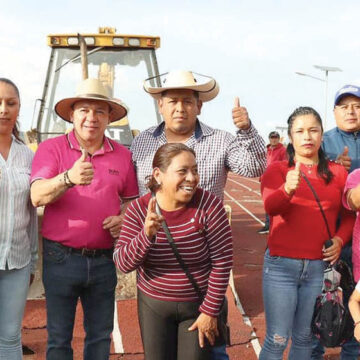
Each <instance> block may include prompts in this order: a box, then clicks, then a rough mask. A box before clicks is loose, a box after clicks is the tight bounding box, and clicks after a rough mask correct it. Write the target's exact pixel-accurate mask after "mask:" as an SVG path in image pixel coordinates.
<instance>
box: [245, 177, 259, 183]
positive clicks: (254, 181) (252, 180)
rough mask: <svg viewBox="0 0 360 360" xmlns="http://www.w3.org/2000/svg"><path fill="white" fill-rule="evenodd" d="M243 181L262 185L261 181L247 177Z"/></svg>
mask: <svg viewBox="0 0 360 360" xmlns="http://www.w3.org/2000/svg"><path fill="white" fill-rule="evenodd" d="M241 179H244V180H247V181H250V182H253V183H255V184H260V181H259V180H254V179H250V178H247V177H242V178H241Z"/></svg>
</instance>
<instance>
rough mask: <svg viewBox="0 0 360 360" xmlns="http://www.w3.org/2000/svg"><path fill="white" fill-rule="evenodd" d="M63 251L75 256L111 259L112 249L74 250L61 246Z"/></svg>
mask: <svg viewBox="0 0 360 360" xmlns="http://www.w3.org/2000/svg"><path fill="white" fill-rule="evenodd" d="M61 246H62V247H63V248H64V249H66V250H67V251H68V252H69V253H70V254H77V255H81V256H86V257H99V256H103V255H104V256H106V257H108V258H111V259H112V256H113V252H114V249H86V248H83V249H75V248H72V247H68V246H64V245H61Z"/></svg>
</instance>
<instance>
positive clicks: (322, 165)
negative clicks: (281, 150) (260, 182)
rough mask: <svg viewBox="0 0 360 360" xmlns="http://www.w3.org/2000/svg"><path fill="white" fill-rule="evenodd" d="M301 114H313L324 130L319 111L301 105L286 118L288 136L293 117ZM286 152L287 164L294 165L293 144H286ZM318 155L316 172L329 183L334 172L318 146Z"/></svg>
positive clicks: (322, 130)
mask: <svg viewBox="0 0 360 360" xmlns="http://www.w3.org/2000/svg"><path fill="white" fill-rule="evenodd" d="M302 115H313V116H314V117H315V119H316V121H317V122H318V123H319V125H320V127H321V133H323V132H324V128H323V125H322V121H321V117H320V115H319V113H318V112H317V111H316V110H315V109H313V108H311V107H308V106H302V107H298V108H297V109H295V110H294V111H293V113H292V114H291V115H290V116H289V118H288V121H287V123H288V136H289V138H291V130H292V127H293V124H294V121H295V119H296V118H297V117H298V116H302ZM286 151H287V153H288V157H289V162H288V166H289V167H291V166H294V165H295V162H294V157H295V149H294V146H293V145H292V144H291V143H289V145H288V146H287V149H286ZM318 156H319V165H318V168H317V174H318V176H319V177H321V178H322V179H324V180H325V183H326V184H329V183H330V181H331V180H332V178H333V177H334V174H333V173H332V172H331V171H330V169H329V161H328V159H327V157H326V155H325V153H324V150H323V149H322V148H321V146H320V148H319V150H318Z"/></svg>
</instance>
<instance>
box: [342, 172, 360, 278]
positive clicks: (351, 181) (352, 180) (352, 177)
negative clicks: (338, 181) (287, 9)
mask: <svg viewBox="0 0 360 360" xmlns="http://www.w3.org/2000/svg"><path fill="white" fill-rule="evenodd" d="M359 184H360V169H356V170H354V171H352V172H351V173H350V174H349V175H348V177H347V179H346V184H345V188H344V195H343V204H344V206H345V207H346V208H347V209H350V206H349V205H348V203H347V200H346V193H347V191H348V190H350V189H353V188H355V187H356V186H358V185H359ZM350 210H351V209H350ZM359 216H360V215H359V211H357V212H356V220H355V225H354V230H353V240H352V263H353V274H354V280H355V281H356V282H358V281H359V280H360V218H359Z"/></svg>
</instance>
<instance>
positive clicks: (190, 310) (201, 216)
mask: <svg viewBox="0 0 360 360" xmlns="http://www.w3.org/2000/svg"><path fill="white" fill-rule="evenodd" d="M198 183H199V175H198V172H197V165H196V161H195V153H194V151H193V150H192V149H190V148H188V147H187V146H185V145H184V144H181V143H168V144H165V145H163V146H161V147H160V148H159V149H158V150H157V152H156V154H155V156H154V160H153V175H152V177H151V179H150V181H149V183H148V187H149V189H150V190H151V191H152V192H153V193H154V194H155V197H152V194H150V193H149V194H147V195H145V196H142V197H140V198H139V199H137V200H135V201H133V202H132V203H131V204H130V205H129V206H128V208H127V210H126V214H125V218H124V221H123V224H122V229H121V234H120V239H119V241H118V243H117V245H116V248H115V252H114V260H115V263H116V265H117V266H118V267H119V269H120V270H122V271H124V272H129V271H132V270H134V269H137V287H138V313H139V321H140V328H141V337H142V341H143V345H144V350H145V358H146V360H176V359H178V360H199V359H210V352H209V350H210V349H209V346H208V344H209V343H210V344H211V345H213V344H214V342H215V338H216V336H217V335H218V329H217V316H218V315H219V312H220V309H221V306H222V304H223V302H224V297H225V292H226V288H227V284H228V280H229V274H230V270H231V267H232V236H231V229H230V226H229V222H228V220H227V217H226V213H225V210H224V207H223V205H222V203H221V201H220V200H219V199H218V198H217V197H216V196H214V195H213V194H211V193H209V192H207V191H204V190H202V189H199V188H197V185H198ZM156 204H158V206H159V208H160V209H161V214H162V215H159V214H158V213H157V211H156ZM163 219H165V221H166V223H167V225H168V227H169V230H170V233H171V235H172V237H173V239H174V242H175V244H176V245H177V248H178V251H179V253H180V255H181V257H182V259H183V261H184V262H185V263H186V265H187V267H188V269H189V272H190V273H191V274H192V275H193V277H194V279H195V281H196V283H197V284H198V286H199V288H200V290H201V292H202V293H203V296H202V299H199V297H198V295H197V293H196V291H195V289H194V287H193V285H192V284H191V282H190V281H189V279H188V278H187V276H186V275H185V273H184V271H183V269H182V267H181V266H180V264H179V262H178V260H177V259H176V257H175V255H174V253H173V251H172V249H171V247H170V244H169V242H168V240H167V237H166V234H165V232H164V229H163V227H162V225H161V222H162V220H163ZM206 339H207V341H206ZM217 345H218V344H217Z"/></svg>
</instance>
